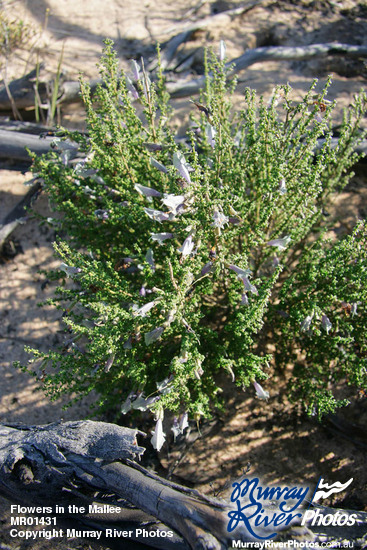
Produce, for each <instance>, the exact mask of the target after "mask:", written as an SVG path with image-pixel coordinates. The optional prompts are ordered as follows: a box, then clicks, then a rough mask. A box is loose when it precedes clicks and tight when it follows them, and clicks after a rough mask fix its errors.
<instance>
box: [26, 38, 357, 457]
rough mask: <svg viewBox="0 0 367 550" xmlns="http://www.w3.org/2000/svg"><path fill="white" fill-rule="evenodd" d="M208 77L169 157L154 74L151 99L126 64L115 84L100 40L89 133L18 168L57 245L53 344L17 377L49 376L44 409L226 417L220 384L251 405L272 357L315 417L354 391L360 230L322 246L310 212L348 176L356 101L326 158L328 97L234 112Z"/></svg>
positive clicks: (316, 215)
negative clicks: (71, 403)
mask: <svg viewBox="0 0 367 550" xmlns="http://www.w3.org/2000/svg"><path fill="white" fill-rule="evenodd" d="M207 65H208V68H207V80H206V87H205V90H203V91H202V93H201V98H200V103H195V102H192V117H191V118H192V121H191V126H190V128H189V130H188V131H187V139H186V140H185V141H182V142H181V141H179V140H177V139H176V129H175V128H174V127H172V125H171V123H170V115H171V108H170V106H169V104H168V100H169V96H168V94H167V93H166V91H165V87H164V79H163V76H162V74H160V73H159V75H158V79H157V82H156V83H155V84H153V83H151V81H150V79H149V77H148V75H147V73H146V72H145V70H144V68H143V67H139V66H138V64H137V63H135V62H134V64H133V73H134V74H133V76H131V77H130V78H129V77H128V76H126V75H124V74H121V72H120V70H119V68H118V62H117V59H116V55H115V53H114V51H113V48H112V43H111V42H109V41H107V42H106V48H105V51H104V56H103V58H102V61H101V66H100V72H101V75H102V78H103V81H104V84H103V86H100V87H99V88H98V91H97V94H96V96H95V97H94V98H93V100H92V98H91V93H90V89H89V86H88V84H86V83H85V82H83V81H82V96H83V99H84V103H85V106H86V112H87V125H88V134H87V135H84V134H81V133H75V132H74V133H67V132H66V134H65V135H66V137H67V138H68V140H67V141H65V140H64V138H63V137H60V138H59V139H57V140H56V141H55V150H54V151H53V152H52V153H50V154H49V155H47V156H46V157H42V158H36V159H35V160H34V171H35V172H36V173H38V174H39V176H40V177H41V178H42V179H43V182H44V183H43V185H44V188H45V189H46V190H47V192H48V193H49V195H50V198H51V202H52V204H53V207H54V209H55V210H58V211H60V212H62V213H63V217H62V219H61V221H56V220H49V221H51V223H54V224H55V223H59V225H60V229H61V230H62V231H63V234H66V235H67V236H68V241H67V242H59V243H58V244H56V245H55V249H56V252H57V254H58V255H59V256H60V258H61V260H62V262H63V263H62V264H61V268H60V271H57V272H54V273H53V274H51V275H52V277H53V278H55V279H59V278H60V277H61V278H62V285H61V286H60V287H59V288H58V289H57V294H56V297H55V298H54V299H52V300H50V303H52V304H56V305H57V307H59V308H61V310H62V311H64V322H65V323H66V327H67V331H68V332H69V336H70V338H69V340H68V341H67V342H66V344H65V345H64V346H63V347H62V348H61V349H59V350H57V351H50V352H48V353H42V352H40V351H37V350H32V352H33V360H32V361H34V362H35V363H36V365H38V366H39V362H40V361H42V367H45V366H46V365H47V366H48V368H47V369H46V373H47V374H46V376H45V378H44V380H43V387H44V389H45V390H46V392H47V393H48V394H49V395H50V396H51V397H57V396H58V395H59V394H61V393H63V392H76V394H77V395H78V396H81V395H83V394H87V393H88V392H90V391H91V390H96V391H97V393H98V394H99V395H100V400H99V402H98V403H97V406H99V407H102V408H105V409H114V408H115V407H122V411H123V412H126V411H127V410H129V409H130V407H132V408H135V409H138V410H145V409H147V408H148V409H151V410H152V411H153V412H154V413H155V414H156V417H157V418H158V419H161V418H162V416H163V411H165V410H170V411H173V412H174V413H175V414H177V415H178V414H186V413H187V414H188V416H189V417H190V418H196V419H199V418H200V417H202V416H208V415H210V413H211V410H212V409H213V408H214V407H223V406H225V403H223V402H222V400H221V393H222V389H221V387H220V384H222V383H224V384H227V382H226V379H228V380H229V381H230V380H231V379H232V381H233V382H234V383H235V384H236V385H237V386H239V387H240V388H246V387H247V386H249V385H250V384H251V383H254V384H255V389H256V392H257V394H258V396H259V397H263V398H266V397H267V392H265V391H264V390H262V388H261V386H260V385H259V381H261V380H264V379H266V378H267V376H268V369H269V365H270V361H271V355H269V354H268V353H267V345H268V344H269V343H272V342H273V343H274V342H275V343H276V354H275V358H276V360H277V363H278V365H279V366H282V368H285V367H286V366H287V365H288V366H289V365H292V364H294V370H293V375H292V377H291V386H292V391H293V395H294V397H295V398H297V399H300V400H301V401H302V402H303V403H304V405H305V406H306V407H307V408H308V410H309V412H311V413H313V414H314V413H315V412H316V413H317V414H319V415H321V414H323V413H324V412H327V411H331V410H333V409H334V408H335V406H337V405H338V404H340V402H338V401H337V400H335V398H334V397H333V388H334V387H335V386H336V385H337V384H338V383H339V381H341V380H342V381H343V382H345V381H347V382H348V383H352V384H354V385H356V386H357V387H358V388H366V387H367V386H366V376H365V368H366V337H365V331H364V326H366V282H367V277H366V248H365V241H366V227H365V225H364V224H363V223H362V222H361V223H360V224H359V225H358V227H357V228H356V230H355V231H354V233H353V234H352V235H350V236H346V237H345V238H343V239H341V240H340V241H339V242H333V241H330V240H325V239H324V237H323V235H324V234H325V231H326V229H327V221H326V220H327V218H325V216H324V215H323V208H324V206H325V205H326V204H327V203H328V202H329V201H330V199H331V198H332V197H333V195H334V194H335V193H338V192H340V190H341V189H342V188H343V187H344V186H345V185H346V183H347V182H348V181H349V179H350V177H351V171H350V168H351V166H352V165H353V164H354V163H355V162H356V159H357V155H356V154H355V153H354V152H353V151H354V149H355V146H356V144H357V143H358V141H359V140H360V139H362V137H363V134H362V133H361V131H360V130H359V126H360V121H361V119H362V117H363V114H364V111H365V107H366V96H365V95H364V94H362V93H361V94H360V95H359V96H357V97H355V101H354V104H353V105H351V106H350V108H349V110H348V112H347V113H346V115H345V118H344V122H343V125H342V127H341V128H340V130H339V137H338V140H337V144H336V145H335V140H332V130H331V122H330V121H331V113H332V110H333V109H334V107H335V104H334V103H331V102H327V101H326V99H325V96H326V93H327V88H328V86H329V84H330V81H328V82H327V84H326V86H325V87H324V89H323V90H322V91H321V92H320V93H318V94H316V92H315V87H316V85H317V83H316V81H314V82H313V84H312V86H311V88H310V90H309V92H308V93H307V94H306V95H305V97H304V98H303V100H302V101H300V102H294V101H292V99H291V96H292V90H291V88H290V87H289V86H278V87H276V88H274V91H273V94H272V97H271V99H270V101H269V102H268V103H266V102H265V101H264V99H263V98H260V99H257V97H256V93H255V92H254V91H251V90H250V89H247V90H246V91H245V92H244V97H243V108H242V110H239V111H235V110H234V109H233V105H232V100H231V94H232V92H233V90H234V87H235V83H233V82H232V83H230V84H228V82H227V78H226V72H227V68H226V66H225V63H224V62H223V61H221V60H218V59H217V58H216V57H215V56H214V55H211V56H210V59H209V61H208V63H207ZM135 105H137V106H138V107H136V106H135ZM75 155H77V156H76V158H75ZM68 278H69V279H72V284H66V283H67V279H68ZM343 302H345V303H346V304H349V305H350V308H351V312H350V314H349V315H348V314H346V313H345V311H346V310H345V308H346V307H347V306H345V305H343ZM356 304H358V308H357V305H356ZM348 307H349V306H348ZM356 308H357V309H356ZM50 367H53V369H54V370H53V369H50ZM27 369H29V370H32V369H33V366H32V365H31V366H29V367H27ZM220 373H224V374H225V376H218V375H219V374H220ZM159 429H161V428H160V427H159V426H158V427H157V430H156V432H158V430H159ZM178 429H179V428H178ZM159 446H160V445H158V447H159Z"/></svg>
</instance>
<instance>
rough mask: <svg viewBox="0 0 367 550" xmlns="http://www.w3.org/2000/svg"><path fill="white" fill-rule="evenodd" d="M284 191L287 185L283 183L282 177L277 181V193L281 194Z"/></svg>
mask: <svg viewBox="0 0 367 550" xmlns="http://www.w3.org/2000/svg"><path fill="white" fill-rule="evenodd" d="M286 192H287V187H286V184H285V179H284V178H282V179H281V180H280V182H279V193H280V194H281V195H284V194H285V193H286Z"/></svg>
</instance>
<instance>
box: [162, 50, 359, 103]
mask: <svg viewBox="0 0 367 550" xmlns="http://www.w3.org/2000/svg"><path fill="white" fill-rule="evenodd" d="M326 55H334V56H340V55H343V56H346V57H351V58H359V57H360V58H365V57H367V46H354V45H350V44H340V43H338V42H330V43H325V44H311V45H310V46H297V47H288V46H270V47H262V48H254V49H252V50H248V51H246V52H245V53H244V54H243V55H241V56H240V57H237V58H236V59H233V60H232V61H230V62H228V63H227V66H228V68H229V67H232V69H231V71H230V73H229V75H228V76H229V77H232V76H234V75H235V74H237V73H239V72H240V71H243V70H244V69H246V68H247V67H250V66H251V65H253V64H255V63H259V62H263V61H303V60H305V59H312V58H314V57H323V56H326ZM204 86H205V77H204V76H201V77H200V78H197V79H194V80H190V81H188V82H183V81H182V80H178V81H177V82H174V83H172V82H171V83H168V85H167V88H168V91H169V92H170V94H171V96H172V97H187V96H190V95H194V94H197V93H198V92H199V91H200V90H201V89H202V88H203V87H204Z"/></svg>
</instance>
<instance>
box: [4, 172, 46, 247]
mask: <svg viewBox="0 0 367 550" xmlns="http://www.w3.org/2000/svg"><path fill="white" fill-rule="evenodd" d="M40 190H41V183H40V181H38V180H36V179H35V180H34V183H33V185H32V186H31V187H30V189H29V190H28V192H27V193H26V195H25V196H24V197H23V198H22V199H21V200H20V201H19V202H18V203H17V204H16V205H15V207H14V208H13V209H12V210H11V211H10V212H9V213H8V214H7V215H6V216H5V218H4V219H3V220H2V222H1V223H0V252H1V250H2V248H3V246H4V243H5V241H6V239H7V238H8V237H9V236H10V235H11V234H12V233H13V231H14V230H15V229H16V228H17V227H18V226H19V225H20V224H21V223H23V222H24V221H25V219H26V216H27V208H28V207H29V206H30V205H31V204H32V202H33V201H34V200H35V199H36V198H37V196H38V194H39V192H40Z"/></svg>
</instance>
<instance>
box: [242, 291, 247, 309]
mask: <svg viewBox="0 0 367 550" xmlns="http://www.w3.org/2000/svg"><path fill="white" fill-rule="evenodd" d="M241 306H248V297H247V293H246V292H244V293H243V294H242V296H241Z"/></svg>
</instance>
